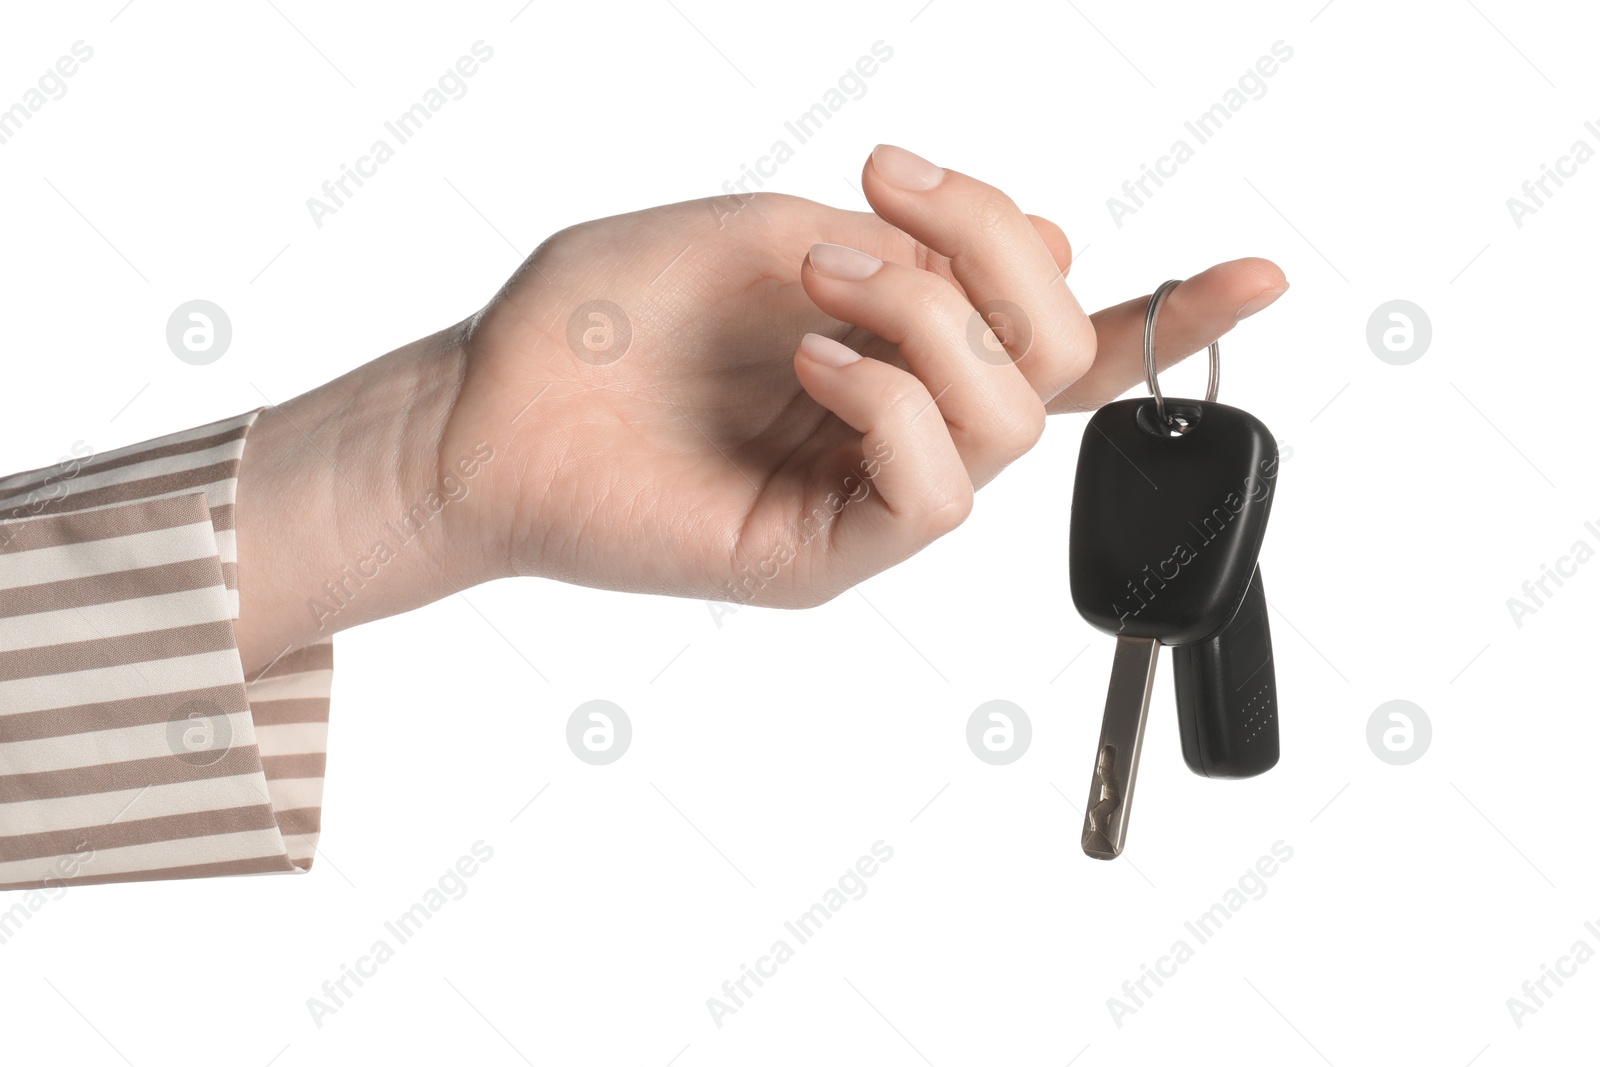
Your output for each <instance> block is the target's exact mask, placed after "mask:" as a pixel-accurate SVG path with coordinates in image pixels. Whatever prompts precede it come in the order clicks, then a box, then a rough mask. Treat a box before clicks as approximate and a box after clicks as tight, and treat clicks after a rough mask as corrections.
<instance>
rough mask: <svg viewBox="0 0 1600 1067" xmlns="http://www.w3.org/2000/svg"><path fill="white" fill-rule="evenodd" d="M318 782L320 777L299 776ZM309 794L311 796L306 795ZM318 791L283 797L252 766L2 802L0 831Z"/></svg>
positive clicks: (290, 799) (300, 802)
mask: <svg viewBox="0 0 1600 1067" xmlns="http://www.w3.org/2000/svg"><path fill="white" fill-rule="evenodd" d="M301 780H302V781H312V782H317V783H320V782H321V779H317V778H313V779H301ZM308 796H309V797H311V799H310V800H309V801H308V800H307V799H306V798H307V797H308ZM320 797H321V791H320V786H319V789H318V791H317V792H316V793H311V792H310V791H308V790H306V789H303V788H296V787H291V788H289V789H287V790H285V792H284V794H283V799H281V800H280V799H279V798H278V794H277V793H275V792H273V791H272V790H271V788H270V787H269V786H268V785H267V784H266V779H265V778H263V777H262V776H261V775H260V774H259V773H257V772H255V771H254V770H252V771H251V772H250V773H248V774H235V775H229V776H228V777H225V778H204V779H201V780H200V781H188V782H173V783H169V784H166V785H142V786H140V787H139V788H137V789H117V790H112V791H110V792H106V793H90V794H87V795H85V796H77V797H52V798H50V799H48V800H20V801H17V802H16V803H12V804H0V834H6V835H10V836H16V835H18V834H42V833H45V832H46V831H50V830H71V829H74V828H78V827H85V826H97V825H101V824H105V823H113V822H121V821H122V820H124V819H155V818H159V817H161V816H163V815H182V814H184V813H185V812H192V811H214V810H216V809H218V808H237V807H246V806H249V805H253V804H257V803H264V802H266V801H267V800H268V799H270V800H271V803H272V806H273V807H274V808H303V807H309V806H311V805H313V804H317V803H320V800H319V799H318V798H320Z"/></svg>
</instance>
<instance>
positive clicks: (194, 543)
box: [0, 497, 221, 589]
mask: <svg viewBox="0 0 1600 1067" xmlns="http://www.w3.org/2000/svg"><path fill="white" fill-rule="evenodd" d="M180 499H189V500H191V501H192V502H193V503H191V504H190V505H189V510H190V513H191V519H192V521H190V522H188V523H186V524H185V525H182V526H172V527H169V528H166V529H157V530H149V531H146V532H144V533H135V534H129V535H128V536H126V537H114V538H107V539H105V540H90V539H87V538H80V537H77V536H76V535H75V534H74V533H72V531H70V530H66V529H61V528H57V529H53V530H51V531H50V532H51V535H52V537H53V538H56V539H59V543H56V544H50V545H47V546H40V547H37V548H30V549H25V550H23V551H18V552H7V551H4V550H0V589H8V588H11V587H13V586H29V585H41V584H43V583H45V582H59V581H66V580H68V579H71V578H87V577H91V576H93V575H97V574H111V573H114V572H119V571H131V570H138V569H139V568H141V567H157V566H160V565H162V564H165V563H180V562H183V561H185V560H192V559H210V560H215V559H216V556H217V533H216V531H215V530H214V529H212V526H211V521H210V520H209V519H207V518H206V517H205V511H204V510H201V511H200V512H199V513H198V514H196V513H195V512H194V507H193V504H194V503H198V504H200V505H201V507H202V509H203V507H204V504H203V502H201V501H200V498H199V497H193V498H180ZM143 506H153V505H139V507H143ZM97 514H98V513H97ZM84 518H86V516H80V515H69V516H66V517H65V518H63V519H57V520H54V522H56V523H77V522H80V521H82V520H83V519H84ZM46 524H47V523H46V521H45V520H41V521H40V522H30V523H29V524H28V526H27V529H26V530H24V531H23V533H24V535H25V536H26V535H28V534H32V533H34V532H35V531H40V530H42V529H43V528H44V526H45V525H46ZM52 525H53V523H52ZM18 540H21V538H19V539H18ZM91 544H92V546H93V547H90V545H91ZM218 574H219V575H220V574H221V569H220V568H219V569H218Z"/></svg>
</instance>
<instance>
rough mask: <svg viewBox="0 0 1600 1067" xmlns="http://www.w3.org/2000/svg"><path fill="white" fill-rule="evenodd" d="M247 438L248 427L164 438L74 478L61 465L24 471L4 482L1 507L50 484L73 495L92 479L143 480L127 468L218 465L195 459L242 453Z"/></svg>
mask: <svg viewBox="0 0 1600 1067" xmlns="http://www.w3.org/2000/svg"><path fill="white" fill-rule="evenodd" d="M244 435H245V427H243V426H238V427H235V428H233V429H230V430H224V431H222V432H221V433H214V434H209V435H207V436H205V437H196V438H193V439H191V440H188V441H175V442H173V441H167V440H166V439H165V438H160V437H158V438H152V440H154V441H160V442H162V443H160V444H157V445H154V446H152V447H149V448H145V447H141V446H135V447H137V448H139V451H137V452H131V453H128V454H126V455H121V456H112V455H110V454H109V453H108V454H107V455H106V456H95V457H93V458H92V459H90V460H88V461H87V462H80V463H79V464H78V470H77V472H76V473H74V474H71V475H67V474H64V473H63V472H62V471H61V469H60V465H59V464H57V465H56V466H53V467H38V468H35V469H34V470H32V471H24V472H23V473H22V474H13V475H9V476H7V477H6V478H3V479H0V494H4V496H0V508H4V507H6V506H7V505H8V504H9V503H10V499H9V498H11V497H18V496H26V495H27V494H29V493H32V492H34V491H35V490H38V489H45V488H46V485H47V484H48V486H49V488H48V489H47V490H46V491H47V492H54V491H55V488H56V486H57V485H62V484H64V485H65V486H66V487H67V490H68V491H69V492H70V491H71V490H72V487H73V486H75V485H78V484H79V483H80V482H82V481H83V480H84V479H88V478H97V479H99V481H97V482H96V483H95V484H96V485H97V486H98V485H104V484H106V482H107V481H108V480H110V477H120V478H122V479H123V480H127V479H128V478H129V477H135V478H137V477H141V476H142V475H140V474H137V473H134V474H131V475H130V473H129V472H128V471H127V468H128V467H134V466H138V465H140V464H144V463H158V462H159V463H161V464H162V466H163V467H164V469H166V470H182V469H185V468H188V467H196V466H200V465H202V464H204V463H208V462H212V463H214V462H216V460H217V459H218V458H219V457H218V456H217V455H213V456H211V457H209V458H208V459H196V458H194V457H195V456H196V454H197V453H205V452H207V451H209V450H212V449H216V448H219V447H222V448H228V447H229V446H230V445H231V446H232V448H231V450H232V451H233V452H235V453H238V452H240V451H242V445H236V444H233V443H235V442H242V441H243V440H244ZM28 475H36V477H33V478H29V479H28V480H27V481H19V479H21V478H27V477H28ZM108 475H109V477H108ZM13 483H15V484H13Z"/></svg>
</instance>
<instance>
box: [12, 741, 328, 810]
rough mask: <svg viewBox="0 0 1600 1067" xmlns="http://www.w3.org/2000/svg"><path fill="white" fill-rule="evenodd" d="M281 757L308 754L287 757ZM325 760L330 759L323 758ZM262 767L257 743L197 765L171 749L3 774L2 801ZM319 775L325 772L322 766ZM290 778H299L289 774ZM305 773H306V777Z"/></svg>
mask: <svg viewBox="0 0 1600 1067" xmlns="http://www.w3.org/2000/svg"><path fill="white" fill-rule="evenodd" d="M279 758H280V759H308V758H309V757H306V756H282V757H279ZM323 762H324V763H325V762H326V758H324V760H323ZM260 770H261V753H260V752H258V751H257V750H256V746H255V745H235V746H234V747H233V748H231V749H229V750H228V751H227V752H226V753H225V754H224V755H223V757H222V758H221V759H220V760H218V761H217V762H216V763H213V764H211V765H210V766H207V767H200V766H195V765H193V764H190V763H185V762H184V761H183V760H180V759H175V758H174V757H173V756H172V754H171V752H164V753H162V754H161V755H160V756H154V757H151V758H150V759H132V760H121V761H119V762H116V763H101V764H98V765H96V766H86V767H71V768H67V769H64V770H58V771H38V772H33V773H17V774H9V773H8V774H5V775H0V803H5V804H10V803H16V802H19V801H24V800H50V799H53V798H56V797H75V796H87V795H89V794H93V793H110V792H115V791H117V790H126V789H135V790H137V789H143V788H144V787H145V786H147V785H151V786H160V785H175V784H180V783H183V782H197V781H202V780H205V779H209V778H230V777H235V776H238V775H245V774H255V773H257V772H258V771H260ZM316 774H317V775H321V774H322V771H321V769H320V768H319V769H318V770H317V771H316ZM283 777H285V778H293V777H297V776H296V775H284V776H283ZM301 777H304V776H301Z"/></svg>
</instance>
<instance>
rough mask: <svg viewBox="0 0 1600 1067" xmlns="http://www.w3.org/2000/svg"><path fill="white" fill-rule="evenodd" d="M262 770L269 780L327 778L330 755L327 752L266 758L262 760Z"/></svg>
mask: <svg viewBox="0 0 1600 1067" xmlns="http://www.w3.org/2000/svg"><path fill="white" fill-rule="evenodd" d="M261 770H262V771H263V772H265V774H266V776H267V778H268V780H271V779H273V778H325V777H327V774H328V755H327V753H325V752H313V753H309V754H307V755H303V756H266V757H263V758H262V760H261Z"/></svg>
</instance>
